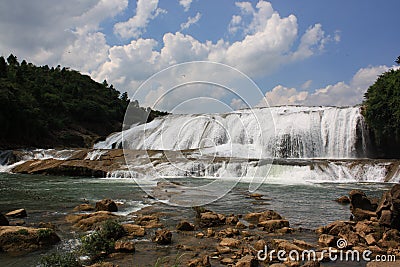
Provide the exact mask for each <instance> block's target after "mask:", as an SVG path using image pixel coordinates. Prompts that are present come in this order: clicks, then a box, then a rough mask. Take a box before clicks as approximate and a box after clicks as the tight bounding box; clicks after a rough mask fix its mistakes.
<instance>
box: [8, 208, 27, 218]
mask: <svg viewBox="0 0 400 267" xmlns="http://www.w3.org/2000/svg"><path fill="white" fill-rule="evenodd" d="M6 216H8V217H13V218H24V217H26V216H28V215H27V214H26V210H25V209H17V210H13V211H10V212H8V213H6Z"/></svg>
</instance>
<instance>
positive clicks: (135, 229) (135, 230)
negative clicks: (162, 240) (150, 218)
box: [122, 224, 146, 237]
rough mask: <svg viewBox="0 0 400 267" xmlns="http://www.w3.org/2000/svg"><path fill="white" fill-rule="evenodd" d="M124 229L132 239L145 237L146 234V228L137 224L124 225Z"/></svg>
mask: <svg viewBox="0 0 400 267" xmlns="http://www.w3.org/2000/svg"><path fill="white" fill-rule="evenodd" d="M122 227H123V228H124V229H125V231H126V232H127V233H128V235H129V236H130V237H143V236H144V235H145V234H146V231H145V229H144V227H142V226H140V225H137V224H123V225H122Z"/></svg>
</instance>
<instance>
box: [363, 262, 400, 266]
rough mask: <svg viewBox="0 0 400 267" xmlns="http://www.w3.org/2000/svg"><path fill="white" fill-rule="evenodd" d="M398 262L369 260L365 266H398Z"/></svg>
mask: <svg viewBox="0 0 400 267" xmlns="http://www.w3.org/2000/svg"><path fill="white" fill-rule="evenodd" d="M398 266H399V263H398V262H383V261H371V262H368V263H367V267H398Z"/></svg>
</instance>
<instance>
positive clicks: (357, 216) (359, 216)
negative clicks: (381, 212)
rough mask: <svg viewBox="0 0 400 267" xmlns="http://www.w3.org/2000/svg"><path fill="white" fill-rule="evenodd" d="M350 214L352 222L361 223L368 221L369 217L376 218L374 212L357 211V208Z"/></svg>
mask: <svg viewBox="0 0 400 267" xmlns="http://www.w3.org/2000/svg"><path fill="white" fill-rule="evenodd" d="M352 213H353V216H354V220H355V221H356V222H357V221H363V220H370V219H371V217H376V213H375V212H373V211H369V210H363V209H359V208H356V209H354V210H352Z"/></svg>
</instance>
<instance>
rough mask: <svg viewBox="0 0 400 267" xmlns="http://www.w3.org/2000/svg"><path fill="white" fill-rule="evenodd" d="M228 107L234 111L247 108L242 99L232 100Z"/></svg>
mask: <svg viewBox="0 0 400 267" xmlns="http://www.w3.org/2000/svg"><path fill="white" fill-rule="evenodd" d="M230 106H231V107H232V108H233V109H234V110H238V109H244V108H247V107H248V106H247V105H246V104H245V103H244V102H243V100H242V99H238V98H233V99H232V101H231V104H230Z"/></svg>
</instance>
